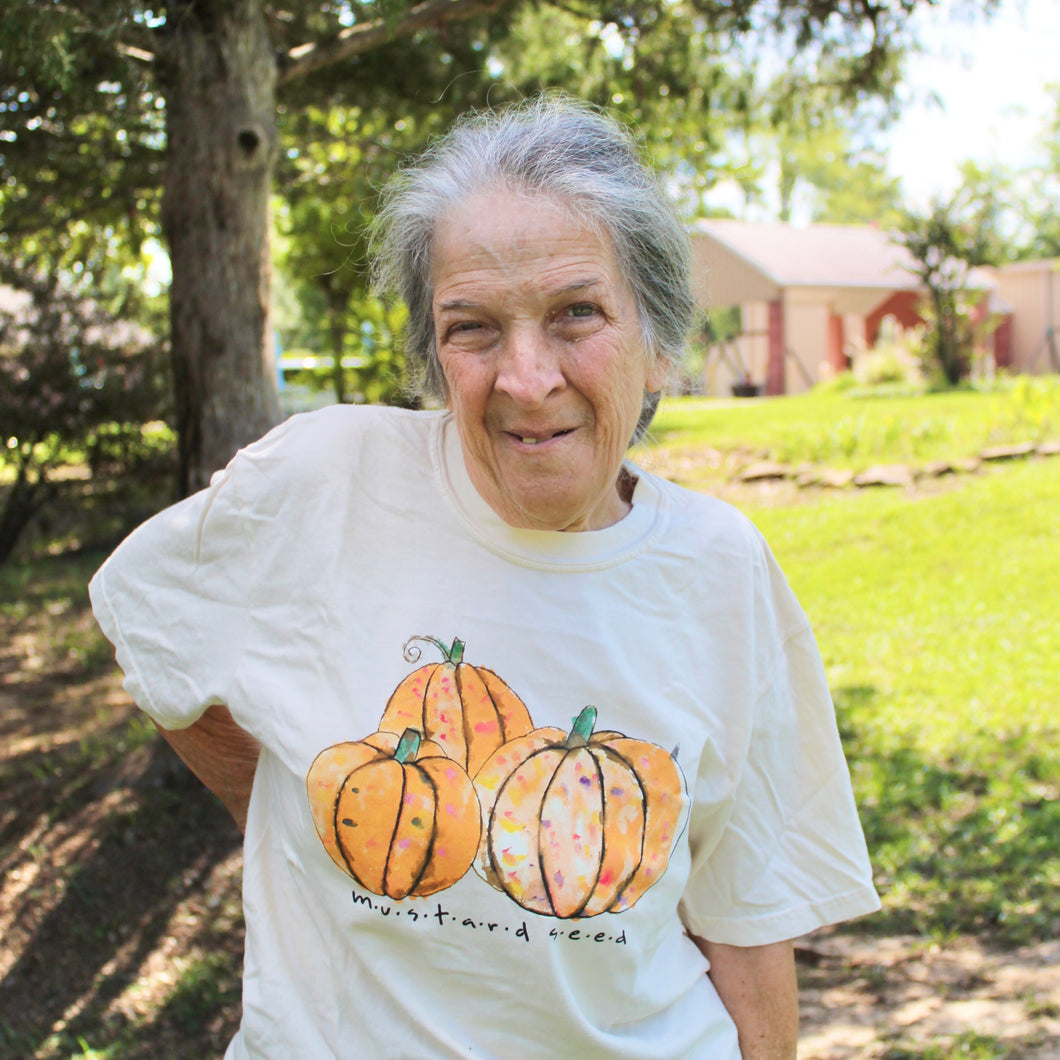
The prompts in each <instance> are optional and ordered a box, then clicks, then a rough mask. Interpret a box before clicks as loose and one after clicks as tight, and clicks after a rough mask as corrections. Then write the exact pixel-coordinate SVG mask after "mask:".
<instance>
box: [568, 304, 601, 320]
mask: <svg viewBox="0 0 1060 1060" xmlns="http://www.w3.org/2000/svg"><path fill="white" fill-rule="evenodd" d="M567 312H568V313H569V314H570V316H572V317H576V318H578V319H582V320H584V319H585V318H586V317H591V316H593V315H595V313H596V306H594V305H591V304H590V303H589V302H579V303H578V304H577V305H572V306H571V307H570V308H569V309H568V310H567Z"/></svg>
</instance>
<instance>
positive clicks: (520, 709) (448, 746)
mask: <svg viewBox="0 0 1060 1060" xmlns="http://www.w3.org/2000/svg"><path fill="white" fill-rule="evenodd" d="M417 640H419V641H425V642H427V643H429V644H433V645H434V646H435V647H437V648H438V649H439V651H441V653H442V656H443V660H442V662H438V663H428V664H426V665H425V666H421V667H419V669H417V670H415V671H413V672H412V673H411V674H409V676H408V677H406V678H405V680H404V681H402V682H401V684H399V685H398V686H397V688H396V689H395V690H394V693H393V695H391V697H390V700H389V701H388V702H387V705H386V710H385V711H384V713H383V717H382V718H381V719H380V722H379V728H380V729H385V730H387V731H388V732H403V731H404V730H405V729H406V728H409V727H411V728H414V729H417V730H419V731H420V732H422V733H423V735H424V738H425V739H428V740H433V741H434V742H435V743H436V744H438V745H439V746H440V747H441V748H442V749H443V750H444V751H445V753H446V754H447V755H449V757H450V758H452V759H454V760H455V761H457V762H459V763H460V764H461V765H462V766H463V767H464V768H465V769H466V770H467V772H468V774H469V775H470V776H474V775H475V773H476V772H477V771H478V769H479V768H480V767H481V765H482V764H483V762H485V761H486V759H487V758H489V756H490V755H491V754H493V752H494V751H496V750H497V748H499V747H500V746H501V745H503V744H504V743H506V742H507V741H508V740H512V739H514V738H515V737H517V736H525V735H526V733H528V732H530V730H531V729H532V728H533V727H534V723H533V721H531V719H530V712H529V711H528V710H527V709H526V705H525V704H524V703H523V701H522V700H521V699H520V698H519V697H518V696H517V695H516V694H515V692H513V691H512V689H511V688H509V687H508V685H506V684H505V683H504V681H502V680H501V679H500V678H499V677H498V676H497V675H496V674H495V673H494V672H493V671H492V670H488V669H486V667H484V666H472V665H470V664H469V663H466V662H464V643H463V641H461V640H459V639H456V640H454V641H453V644H452V647H450V648H447V647H446V646H445V645H444V644H443V643H442V642H441V641H440V640H437V639H435V638H434V637H412V638H411V639H410V640H409V641H407V642H406V644H405V658H406V659H407V660H408V661H409V662H416V661H417V660H418V659H419V658H420V649H419V648H418V647H416V646H415V645H413V644H412V642H413V641H417ZM410 645H411V647H410Z"/></svg>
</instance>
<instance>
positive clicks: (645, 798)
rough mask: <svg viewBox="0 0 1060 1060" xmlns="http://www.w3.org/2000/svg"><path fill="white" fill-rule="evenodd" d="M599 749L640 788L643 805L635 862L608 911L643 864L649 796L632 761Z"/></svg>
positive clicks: (611, 751) (609, 749)
mask: <svg viewBox="0 0 1060 1060" xmlns="http://www.w3.org/2000/svg"><path fill="white" fill-rule="evenodd" d="M599 750H601V751H603V752H604V753H605V754H607V755H609V756H610V757H611V758H614V759H615V760H617V761H619V762H621V763H622V766H623V767H624V768H625V770H626V772H628V773H629V775H630V776H631V777H632V778H633V780H634V782H635V783H636V785H637V787H638V788H639V789H640V797H641V798H640V804H641V806H642V807H643V810H642V817H641V826H640V852H639V853H638V855H637V863H636V865H634V866H633V871H632V872H631V873H630V874H629V875H628V876H627V877H626V879H625V880H624V881H623V882H622V886H621V887H620V888H619V889H618V890H617V891H616V892H615V897H614V899H613V900H612V902H611V904H610V905H609V906H608V907H607V908H608V911H610V910H612V909H614V907H615V906H616V905H617V904H618V903H619V902H620V901H621V900H622V896H623V895H624V894H625V893H626V891H628V890H629V887H630V884H632V883H633V881H634V880H635V879H636V878H637V873H638V872H640V868H641V866H642V865H643V864H644V847H645V844H646V843H647V842H648V807H649V805H650V804H651V796H650V794H649V793H648V789H647V788H646V787H645V786H644V782H643V781H642V780H641V779H640V774H639V773H638V772H637V771H636V769H634V768H633V763H632V762H630V761H629V760H628V759H627V758H626V757H625V755H620V754H619V753H618V752H617V751H615V750H614V749H613V748H610V747H607V746H606V745H604V744H601V745H600V747H599Z"/></svg>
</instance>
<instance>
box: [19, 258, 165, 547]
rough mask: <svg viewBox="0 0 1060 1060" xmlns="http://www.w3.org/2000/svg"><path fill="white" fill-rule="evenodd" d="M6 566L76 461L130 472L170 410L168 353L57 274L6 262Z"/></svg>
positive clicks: (95, 469)
mask: <svg viewBox="0 0 1060 1060" xmlns="http://www.w3.org/2000/svg"><path fill="white" fill-rule="evenodd" d="M0 283H2V284H3V287H0V563H2V562H3V561H4V560H5V559H7V557H8V556H9V555H10V554H11V551H12V550H13V549H14V547H15V544H16V543H17V541H18V539H19V537H20V536H21V534H22V532H23V531H24V530H25V529H26V527H27V526H28V525H29V523H30V522H31V521H32V520H33V518H34V517H35V516H36V515H37V513H38V512H39V511H40V510H41V509H42V508H44V507H45V506H46V505H47V504H48V503H49V502H50V501H52V500H53V499H54V498H55V497H56V496H57V494H58V493H59V491H60V490H61V489H62V488H63V484H64V482H65V481H67V480H68V479H69V477H70V476H69V475H68V474H67V475H66V476H65V477H64V476H63V475H60V474H58V472H59V471H60V469H61V468H68V467H70V466H71V465H77V466H78V467H85V466H87V467H88V468H89V470H90V471H93V472H94V471H98V470H99V469H100V468H101V467H102V466H104V465H106V466H107V467H108V469H110V470H118V471H128V470H130V469H131V468H132V467H133V466H135V465H136V463H137V462H138V461H139V460H141V459H143V457H144V456H145V455H146V449H145V446H146V445H147V443H145V442H144V438H143V431H142V427H143V424H144V423H145V422H148V421H150V420H156V419H158V418H159V417H160V416H161V415H162V414H163V411H164V404H165V401H166V395H167V393H168V387H167V385H166V373H165V371H164V370H163V369H162V368H161V364H162V359H161V352H162V351H161V350H160V348H159V345H158V343H157V342H155V340H154V338H153V337H152V336H151V335H150V334H148V333H147V332H146V331H145V330H144V329H143V328H140V327H138V326H136V325H134V324H130V323H128V322H126V321H122V320H120V319H118V318H117V317H116V316H115V315H114V314H113V313H111V312H108V311H107V310H105V309H104V308H103V307H101V306H100V305H99V304H98V303H97V302H95V301H93V300H92V299H90V298H89V297H87V294H86V292H84V291H83V290H80V289H78V288H77V287H75V286H71V285H68V284H65V283H64V282H63V281H62V280H61V279H60V278H59V277H58V275H56V274H54V273H53V274H44V273H41V272H39V271H37V270H35V269H34V268H33V267H32V266H31V265H27V264H26V263H23V262H14V261H10V260H3V259H0Z"/></svg>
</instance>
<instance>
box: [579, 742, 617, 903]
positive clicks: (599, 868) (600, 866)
mask: <svg viewBox="0 0 1060 1060" xmlns="http://www.w3.org/2000/svg"><path fill="white" fill-rule="evenodd" d="M579 750H581V748H579ZM585 750H587V751H588V752H589V758H590V760H591V761H592V763H593V766H594V767H595V769H596V776H597V779H598V780H599V781H600V856H599V857H598V858H597V859H596V876H595V877H594V878H593V885H592V887H590V888H589V889H588V892H587V894H586V895H585V899H584V901H583V902H582V904H581V905H580V906H579V907H578V909H577V911H576V912H574V913H571V916H572V917H576V916H581V914H582V913H583V912H584V911H585V907H586V906H587V905H588V904H589V899H590V898H592V896H593V892H594V891H595V890H596V888H597V886H599V883H600V873H601V872H603V870H604V859H605V858H606V857H607V828H606V824H607V820H606V816H605V815H606V813H607V793H606V792H605V791H604V771H603V770H602V769H601V768H600V762H599V760H598V759H597V757H596V754H595V753H594V750H595V749H593V748H590V747H588V746H586V748H585ZM611 904H614V903H611ZM607 908H608V909H610V908H611V905H608V906H607Z"/></svg>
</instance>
